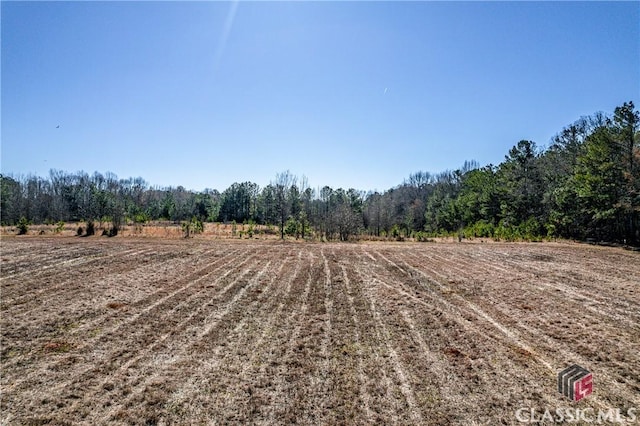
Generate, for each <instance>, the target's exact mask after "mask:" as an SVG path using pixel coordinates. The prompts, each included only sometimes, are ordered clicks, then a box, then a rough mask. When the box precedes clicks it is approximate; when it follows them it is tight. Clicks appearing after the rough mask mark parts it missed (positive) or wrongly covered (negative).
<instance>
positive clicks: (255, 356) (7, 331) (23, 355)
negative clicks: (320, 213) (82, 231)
mask: <svg viewBox="0 0 640 426" xmlns="http://www.w3.org/2000/svg"><path fill="white" fill-rule="evenodd" d="M1 257H2V259H1V260H2V280H1V298H0V308H1V314H2V315H1V318H0V330H1V338H2V352H1V357H0V368H1V371H0V373H1V374H0V393H1V394H2V398H1V400H0V422H1V423H3V424H4V423H6V424H207V423H214V424H215V423H218V424H250V423H253V424H284V423H292V422H296V423H302V424H314V425H315V424H331V425H334V424H384V423H396V424H433V425H436V424H438V425H439V424H460V425H463V424H464V425H466V424H472V423H474V422H475V423H476V424H501V423H502V424H518V423H517V420H516V418H515V410H516V409H518V408H520V407H532V408H540V407H542V408H544V407H549V408H555V407H558V406H560V407H580V408H594V409H598V408H629V407H638V406H640V379H639V376H638V374H637V372H638V371H640V297H639V296H640V295H639V290H640V289H639V284H638V283H640V257H639V254H638V253H632V252H627V251H624V250H620V249H615V248H603V247H592V246H583V245H576V244H556V243H543V244H501V243H496V244H466V243H463V244H451V243H433V244H411V243H404V244H395V243H394V244H391V243H362V244H319V243H318V244H311V243H300V244H291V243H280V242H277V241H269V240H267V241H255V240H232V239H228V240H225V239H213V240H212V239H208V238H202V239H198V238H196V239H190V240H184V239H181V238H175V239H171V238H169V239H164V238H130V237H126V236H125V237H120V236H118V237H115V238H111V239H110V238H100V237H91V238H51V237H37V236H29V237H27V238H18V237H15V238H14V237H3V240H2V254H1ZM572 363H578V364H580V365H582V366H584V367H586V368H587V369H589V370H590V371H592V372H593V373H594V378H595V379H594V380H595V391H594V394H593V395H591V396H590V397H588V398H586V399H584V400H583V401H581V402H579V403H578V404H573V403H571V402H569V401H567V400H565V399H563V398H562V397H561V396H560V395H558V394H557V391H556V389H555V386H556V385H555V380H556V373H557V372H558V371H560V370H561V369H563V368H564V367H566V366H567V365H570V364H572Z"/></svg>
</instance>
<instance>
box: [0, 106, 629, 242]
mask: <svg viewBox="0 0 640 426" xmlns="http://www.w3.org/2000/svg"><path fill="white" fill-rule="evenodd" d="M639 122H640V114H639V113H638V111H637V110H635V106H634V104H633V102H626V103H624V104H623V105H622V106H619V107H617V108H616V109H615V111H614V112H613V114H612V115H610V114H605V113H596V114H594V115H592V116H588V117H582V118H580V119H579V120H577V121H576V122H574V123H572V124H570V125H568V126H567V127H565V128H564V129H562V130H561V131H560V132H559V133H558V134H557V135H556V136H554V137H553V139H552V141H551V142H550V144H549V146H548V147H545V148H544V149H542V148H538V147H537V146H536V144H535V143H534V142H532V141H529V140H521V141H520V142H518V143H517V144H516V145H515V146H514V147H513V148H511V149H510V150H509V152H508V153H507V155H506V156H505V159H504V161H503V162H502V163H500V164H499V165H497V166H496V165H492V164H489V165H486V166H483V167H480V166H479V165H478V164H477V163H476V162H473V161H472V162H465V163H464V165H463V166H462V167H461V168H460V169H458V170H455V171H446V172H443V173H439V174H431V173H429V172H417V173H414V174H411V175H409V177H408V179H406V180H405V181H404V182H403V183H402V184H400V185H398V186H396V187H394V188H391V189H389V190H387V191H385V192H383V193H379V192H364V191H359V190H355V189H348V190H345V189H342V188H338V189H334V188H330V187H328V186H325V187H322V188H318V189H313V188H312V187H311V186H310V185H309V183H308V181H307V180H306V178H304V177H302V178H297V177H296V176H294V175H292V174H291V173H289V172H284V173H280V174H278V175H276V177H275V179H274V180H273V181H272V182H271V183H270V184H269V185H267V186H266V187H264V188H260V187H259V186H258V185H257V184H255V183H252V182H242V183H234V184H233V185H231V186H230V187H229V188H227V189H225V190H224V191H223V192H219V191H217V190H205V191H203V192H194V191H188V190H186V189H185V188H183V187H181V186H178V187H175V188H174V187H169V188H158V187H152V186H150V185H149V184H148V183H147V182H146V181H144V180H143V179H142V178H129V179H118V177H117V176H116V175H114V174H112V173H105V174H101V173H97V172H96V173H94V174H93V175H89V174H87V173H85V172H78V173H68V172H64V171H58V170H52V171H51V172H50V174H49V176H48V177H46V178H45V177H38V176H26V177H15V176H6V175H0V180H1V193H0V195H1V205H0V209H1V210H0V213H1V221H2V224H3V225H16V224H19V223H22V224H25V223H51V224H52V223H60V222H64V221H66V222H73V221H81V220H82V221H86V222H87V223H92V226H93V223H97V224H98V226H100V227H102V226H104V224H108V225H107V226H108V227H110V229H111V232H112V234H115V233H117V230H118V229H119V228H120V227H121V226H122V224H124V223H129V222H134V223H145V222H148V221H152V220H170V221H175V222H180V221H194V220H195V221H209V222H213V221H220V222H232V221H235V222H236V223H257V224H271V225H275V226H277V227H278V229H279V232H280V235H281V236H282V237H284V236H285V235H292V236H295V237H300V238H309V237H314V238H324V239H327V240H334V239H340V240H347V239H350V238H353V237H356V236H359V235H365V234H366V235H370V236H377V237H387V238H395V239H402V238H408V237H413V238H416V239H418V240H420V239H424V238H427V237H429V236H434V235H451V234H458V235H460V236H466V237H491V238H496V239H505V240H519V239H524V240H532V239H540V238H546V237H550V238H555V237H561V238H572V239H594V240H598V241H612V242H623V243H627V244H636V245H637V244H638V243H639V241H640V238H639V237H640V235H639V234H640V128H639Z"/></svg>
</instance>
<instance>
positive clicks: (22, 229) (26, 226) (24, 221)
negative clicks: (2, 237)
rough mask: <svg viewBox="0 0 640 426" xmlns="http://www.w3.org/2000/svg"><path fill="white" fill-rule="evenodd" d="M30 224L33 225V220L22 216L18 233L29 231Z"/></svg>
mask: <svg viewBox="0 0 640 426" xmlns="http://www.w3.org/2000/svg"><path fill="white" fill-rule="evenodd" d="M29 225H31V221H29V220H28V219H27V218H26V217H24V216H22V217H21V218H20V220H19V221H18V225H17V228H18V235H25V234H26V233H27V232H29Z"/></svg>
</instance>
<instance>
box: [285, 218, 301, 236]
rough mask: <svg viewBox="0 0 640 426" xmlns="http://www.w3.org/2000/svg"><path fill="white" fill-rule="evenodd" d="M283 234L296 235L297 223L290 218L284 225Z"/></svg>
mask: <svg viewBox="0 0 640 426" xmlns="http://www.w3.org/2000/svg"><path fill="white" fill-rule="evenodd" d="M284 233H285V234H286V235H289V236H292V235H298V221H297V220H295V219H294V218H292V217H290V218H289V219H288V220H287V223H286V224H285V225H284Z"/></svg>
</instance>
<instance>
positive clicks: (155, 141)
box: [1, 1, 640, 190]
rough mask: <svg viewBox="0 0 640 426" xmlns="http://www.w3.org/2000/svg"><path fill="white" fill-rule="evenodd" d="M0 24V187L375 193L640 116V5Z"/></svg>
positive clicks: (20, 12)
mask: <svg viewBox="0 0 640 426" xmlns="http://www.w3.org/2000/svg"><path fill="white" fill-rule="evenodd" d="M1 7H2V9H1V13H2V64H1V65H2V78H1V79H2V99H1V100H2V105H1V106H2V128H1V136H2V150H1V154H2V158H1V166H2V173H5V174H14V175H17V174H28V173H34V174H38V175H42V176H46V175H48V171H49V169H51V168H55V169H62V170H66V171H78V170H84V171H86V172H89V173H93V172H94V171H100V172H105V171H111V172H114V173H116V174H117V175H118V176H119V177H121V178H125V177H130V176H141V177H143V178H144V179H146V180H147V181H148V182H149V183H151V184H153V185H160V186H168V185H172V186H177V185H183V186H185V187H187V188H189V189H195V190H202V189H204V188H216V189H219V190H224V189H225V188H227V187H228V186H229V185H230V184H231V183H233V182H236V181H237V182H241V181H247V180H249V181H253V182H256V183H258V184H259V185H261V186H264V185H266V184H268V183H269V181H270V180H273V179H274V177H275V174H276V173H278V172H281V171H284V170H287V169H289V170H291V172H293V173H294V174H297V175H303V174H304V175H306V176H307V177H308V179H309V182H310V184H311V185H312V186H313V187H318V186H323V185H330V186H332V187H334V188H337V187H344V188H349V187H355V188H358V189H365V190H373V189H378V190H384V189H388V188H390V187H393V186H395V185H397V184H399V183H401V182H402V180H403V179H405V178H406V177H408V175H409V174H410V173H411V172H415V171H418V170H427V171H431V172H440V171H443V170H446V169H455V168H458V167H459V166H461V165H462V163H463V162H464V161H465V160H472V159H474V160H477V161H478V162H480V163H481V164H488V163H493V164H497V163H500V162H501V161H502V160H503V159H504V155H505V154H506V153H507V151H508V149H509V148H510V147H511V146H513V145H514V144H516V143H517V142H518V141H519V140H521V139H530V140H533V141H535V142H536V143H537V144H538V145H539V146H544V145H546V144H548V142H549V140H550V138H551V137H552V136H553V135H554V134H555V133H556V132H558V131H560V130H561V129H562V127H564V126H565V125H568V124H570V123H571V122H573V121H574V120H576V119H578V118H579V117H580V116H582V115H588V114H592V113H594V112H596V111H605V112H612V111H613V109H614V108H615V107H616V106H618V105H621V104H622V103H623V102H625V101H629V100H633V101H634V102H635V103H636V106H639V105H640V102H638V101H639V99H638V95H639V94H640V25H639V22H640V3H639V2H619V3H614V2H562V3H560V2H526V3H522V2H239V3H227V2H6V1H3V2H2V3H1ZM58 125H59V126H60V128H56V127H57V126H58Z"/></svg>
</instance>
